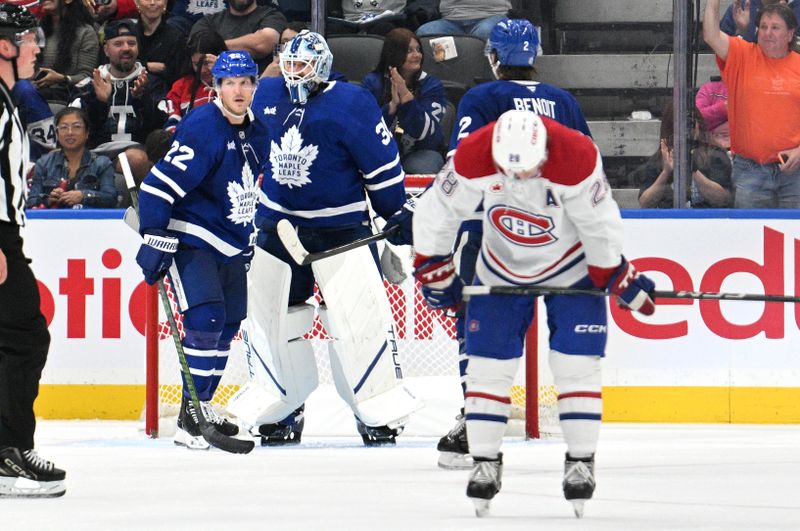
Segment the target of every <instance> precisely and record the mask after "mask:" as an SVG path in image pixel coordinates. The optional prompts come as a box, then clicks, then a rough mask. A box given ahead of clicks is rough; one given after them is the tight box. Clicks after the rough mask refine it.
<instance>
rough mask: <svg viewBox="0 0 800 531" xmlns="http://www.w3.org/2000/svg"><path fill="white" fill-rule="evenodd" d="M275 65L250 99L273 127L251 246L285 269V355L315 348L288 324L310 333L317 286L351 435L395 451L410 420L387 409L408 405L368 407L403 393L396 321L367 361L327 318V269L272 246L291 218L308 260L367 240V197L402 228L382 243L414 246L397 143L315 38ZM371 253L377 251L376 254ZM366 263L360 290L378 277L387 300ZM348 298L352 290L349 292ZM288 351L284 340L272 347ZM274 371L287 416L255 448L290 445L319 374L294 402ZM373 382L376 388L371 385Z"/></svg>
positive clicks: (294, 45)
mask: <svg viewBox="0 0 800 531" xmlns="http://www.w3.org/2000/svg"><path fill="white" fill-rule="evenodd" d="M279 61H280V68H281V73H282V77H281V78H275V77H265V78H262V79H261V80H260V82H259V85H258V90H257V91H256V95H255V97H254V101H253V112H254V113H255V115H256V119H258V120H260V121H262V122H263V123H264V124H266V125H267V126H268V129H269V135H270V146H271V148H270V155H269V160H266V161H265V162H264V171H263V174H264V179H263V182H262V185H261V196H260V202H259V206H258V214H257V217H256V224H257V226H258V229H259V233H258V246H259V247H260V248H262V249H264V250H265V251H267V253H269V254H270V255H271V256H273V257H275V258H277V259H278V260H280V261H282V262H284V263H285V264H288V266H289V267H290V268H291V284H290V289H289V295H288V311H289V314H288V317H287V319H288V320H289V326H290V332H289V334H290V335H289V337H288V339H289V346H290V348H289V350H291V349H295V348H297V349H301V348H302V349H305V350H303V352H310V350H308V349H310V346H309V345H308V341H306V340H303V339H302V336H303V334H304V333H305V331H306V330H307V329H306V328H305V324H304V325H303V326H302V327H299V325H298V326H297V327H296V328H297V331H296V332H292V328H291V327H292V323H293V322H294V321H293V320H294V319H299V318H300V317H298V316H304V315H305V316H310V320H308V321H307V324H308V327H310V325H311V322H312V320H313V315H314V309H313V307H310V306H308V305H304V303H305V301H306V300H307V299H309V298H310V297H311V296H312V294H313V289H314V284H315V281H316V282H318V283H319V285H320V290H321V292H322V295H323V297H325V301H326V302H327V305H326V304H325V303H323V304H322V305H321V306H320V309H319V312H318V313H319V315H320V317H321V318H322V319H323V323H324V324H325V326H326V329H327V330H328V333H329V334H330V335H331V336H332V337H335V338H336V341H335V342H330V343H331V345H329V354H330V355H331V359H332V360H334V361H332V365H333V366H334V368H335V367H341V368H342V370H341V371H340V373H339V374H337V371H336V370H334V379H335V380H336V383H337V385H336V387H337V390H338V391H339V393H340V395H342V398H343V399H344V400H345V401H346V402H348V404H349V405H350V406H351V408H352V409H353V411H354V413H355V414H356V421H357V427H358V430H359V433H360V434H361V435H362V438H363V440H364V443H365V444H367V445H372V444H394V441H395V437H396V436H397V435H399V434H400V432H401V431H402V429H403V425H404V422H405V418H406V417H407V415H408V413H409V412H408V411H405V412H402V413H400V412H398V413H397V414H396V415H393V414H391V413H389V412H388V411H391V410H393V409H398V410H399V409H400V408H401V404H403V403H404V401H403V400H401V399H398V400H397V401H395V400H391V401H390V400H385V401H384V403H385V402H391V403H392V404H391V405H392V408H390V409H389V410H386V409H381V408H376V409H375V410H371V409H370V404H376V403H377V402H378V400H370V399H373V398H375V397H376V396H379V395H380V393H382V392H384V391H385V392H386V393H389V394H392V393H394V392H397V391H398V390H403V389H404V388H402V386H401V385H400V384H399V380H398V381H396V380H395V374H396V373H397V374H399V366H397V367H396V369H395V367H394V366H393V365H391V363H392V362H391V361H389V359H390V358H396V357H395V356H393V355H392V350H393V349H394V348H395V343H394V341H389V347H388V348H387V339H386V333H387V332H386V330H387V328H391V325H390V324H387V327H385V328H383V329H382V330H380V331H379V333H378V335H380V336H381V338H382V339H381V340H380V342H379V344H378V346H377V347H376V349H375V351H370V352H369V354H367V352H368V351H369V349H370V348H372V347H368V346H366V345H367V343H368V341H366V340H365V339H364V337H365V336H364V335H363V334H361V333H360V332H359V334H355V335H353V336H352V337H351V334H349V330H337V329H336V327H337V325H336V321H337V317H336V316H335V315H334V314H336V313H337V311H339V310H337V309H336V308H334V306H335V305H334V304H333V303H332V302H331V298H332V296H333V295H332V291H333V288H326V285H325V283H324V281H323V279H321V278H320V276H321V273H320V271H319V268H324V267H325V266H324V264H322V263H321V262H327V261H325V260H322V261H320V263H315V264H313V267H312V265H306V266H298V265H297V264H296V263H295V262H294V261H293V260H292V259H291V257H290V256H289V254H288V253H287V251H286V249H285V248H284V246H283V243H281V240H280V239H279V238H278V235H277V232H276V225H277V223H278V221H280V220H283V219H286V220H289V221H290V222H291V223H292V225H293V226H294V227H296V228H297V231H298V234H299V237H300V240H301V242H302V243H303V244H304V245H305V246H306V248H307V249H308V250H309V251H310V252H317V251H322V250H326V249H328V248H331V247H334V246H337V245H342V244H345V243H349V242H351V241H354V240H357V239H360V238H364V237H366V236H370V235H371V234H372V230H371V228H370V215H369V208H368V200H369V204H370V205H371V206H372V208H373V209H374V210H375V212H377V213H378V215H380V216H381V217H382V218H383V219H386V220H389V223H388V224H387V227H391V226H393V225H399V226H400V229H399V230H395V231H394V232H393V233H392V235H391V236H390V237H389V238H388V239H389V241H390V242H391V243H394V244H396V245H402V244H408V243H410V234H411V224H410V212H409V211H408V210H405V209H404V208H403V207H404V203H405V201H406V195H405V186H404V178H405V174H404V172H403V169H402V167H401V165H400V157H399V154H398V148H397V144H396V143H395V140H394V138H393V137H392V134H391V132H390V131H389V129H388V128H387V126H386V123H385V122H384V120H383V117H382V115H381V110H380V108H379V107H378V105H377V103H376V101H375V98H374V97H373V96H372V95H371V94H370V93H369V92H368V91H367V90H365V89H364V88H361V87H359V86H356V85H351V84H348V83H343V82H340V81H333V80H330V79H329V75H330V70H331V64H332V62H333V56H332V54H331V52H330V49H329V48H328V44H327V42H325V39H324V38H323V37H322V36H321V35H319V34H317V33H314V32H310V31H308V30H303V31H301V32H300V33H299V34H298V35H297V36H295V37H294V38H293V39H292V40H291V41H289V42H288V43H286V44H284V45H283V47H282V49H281V52H280V55H279ZM372 253H373V254H375V251H374V249H373V251H372ZM347 254H348V255H351V253H347ZM367 260H368V263H367V264H366V265H365V266H364V268H365V272H364V274H363V276H362V279H361V280H362V282H363V284H366V283H367V278H368V277H369V276H370V275H371V274H375V277H376V278H377V279H378V280H377V282H378V283H379V287H377V288H375V290H378V291H380V292H381V293H380V294H376V292H375V291H371V292H370V293H372V294H375V296H376V297H379V298H380V297H383V298H384V299H385V292H384V289H383V284H382V281H381V280H380V276H379V274H378V273H376V271H377V267H378V266H377V257H376V260H375V261H374V263H373V260H372V259H371V258H369V257H367ZM348 267H353V266H348ZM358 267H361V264H359V266H358ZM362 287H363V286H362ZM350 291H351V292H352V293H356V290H355V289H353V290H350ZM283 304H284V307H283V308H279V309H275V314H276V317H275V320H282V319H284V317H286V315H287V314H286V312H287V308H286V306H285V303H283ZM381 304H383V302H381ZM386 304H387V305H388V301H387V302H386ZM306 306H308V307H306ZM387 307H388V306H387ZM351 309H352V310H353V311H355V309H354V308H352V307H348V308H347V309H343V310H340V311H341V313H339V314H338V315H345V314H346V312H348V311H350V310H351ZM328 310H329V312H328ZM309 312H310V313H309ZM348 315H349V314H348ZM329 316H330V318H329ZM248 321H249V320H248ZM303 322H304V323H305V322H306V321H303ZM299 328H303V330H299ZM353 328H354V329H355V327H353ZM282 333H283V332H282ZM391 333H393V331H392V332H391ZM360 334H361V335H360ZM348 337H349V339H347V338H348ZM370 337H372V336H370ZM333 343H336V345H337V347H336V349H338V354H337V353H336V352H334V350H335V349H334V347H333ZM284 347H286V343H284V344H283V345H281V346H279V347H278V348H279V349H283V348H284ZM306 347H307V348H306ZM356 352H358V353H359V354H357V353H356ZM360 353H364V356H368V358H369V361H373V360H374V363H372V364H370V363H369V362H368V363H367V364H366V367H368V368H367V369H366V371H363V372H362V371H361V365H360V361H363V360H362V359H361V358H359V356H360V355H361V354H360ZM287 355H288V354H287ZM292 357H293V359H294V360H295V363H298V362H297V361H296V360H298V359H299V357H300V354H294V355H292ZM309 359H310V361H309V362H308V364H314V361H313V356H312V357H311V358H309ZM354 360H356V361H354ZM339 362H341V363H339ZM276 363H277V364H278V365H279V367H278V368H276V369H274V370H280V366H282V367H283V368H284V370H286V369H285V367H286V366H287V364H288V362H285V361H284V362H280V361H276ZM385 363H388V364H389V366H390V367H391V368H390V369H389V370H390V371H391V372H390V373H388V374H386V373H384V372H383V371H384V368H385V367H384V364H385ZM274 370H273V369H270V374H271V377H274V378H272V379H273V380H276V381H279V382H280V385H278V388H279V389H280V394H281V396H280V397H279V398H280V401H281V402H280V404H277V405H275V407H274V408H273V409H271V411H284V410H285V409H286V408H290V409H288V411H285V413H283V415H284V416H278V417H277V418H275V419H274V420H271V421H268V422H265V423H264V424H262V425H261V426H260V428H259V432H260V433H261V435H262V436H263V438H262V444H264V445H273V444H286V443H297V442H299V441H300V434H301V433H302V427H303V423H302V418H303V417H302V415H303V413H302V412H303V402H304V400H305V398H306V397H307V395H308V393H310V392H311V390H313V388H314V387H316V385H317V383H316V382H317V380H316V378H317V375H316V366H315V365H314V367H313V371H311V369H309V368H308V367H305V368H304V370H309V371H311V372H312V373H313V374H311V373H310V374H309V376H308V378H309V381H310V382H311V383H310V384H309V385H308V387H310V388H311V389H305V388H304V390H303V391H302V392H298V395H299V398H297V399H295V400H294V401H293V402H294V403H292V401H291V400H289V398H287V397H288V394H290V393H288V392H287V391H286V387H285V385H288V384H287V383H285V382H284V380H283V378H284V377H285V379H286V382H291V381H297V380H298V379H299V376H298V375H297V374H296V373H292V374H288V373H287V374H285V375H282V376H275V373H274ZM341 373H344V376H343V375H342V374H341ZM340 376H341V377H342V378H343V379H340V378H339V377H340ZM353 379H355V381H352V380H353ZM375 379H377V380H380V382H379V383H376V382H375ZM348 389H349V391H348ZM379 391H380V393H379ZM365 394H366V396H362V395H365ZM382 396H384V397H386V396H389V395H388V394H387V395H382ZM395 404H396V406H395ZM368 410H370V411H377V412H376V413H375V414H374V415H372V414H367V412H368ZM378 410H379V411H378ZM293 411H294V412H293ZM292 412H293V413H292ZM286 415H288V416H286ZM273 417H274V415H273ZM284 417H285V418H284ZM377 419H383V421H379V420H377ZM376 422H380V424H376Z"/></svg>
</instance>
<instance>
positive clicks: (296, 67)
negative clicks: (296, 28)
mask: <svg viewBox="0 0 800 531" xmlns="http://www.w3.org/2000/svg"><path fill="white" fill-rule="evenodd" d="M278 58H279V60H280V67H281V73H282V74H283V79H284V80H285V81H286V87H287V88H288V89H289V98H290V99H291V100H292V103H295V104H300V105H302V104H304V103H305V102H306V100H308V95H309V94H310V93H311V92H313V91H314V90H316V88H317V87H319V85H320V84H321V83H324V82H326V81H327V80H328V77H329V76H330V73H331V64H333V54H331V50H330V48H328V43H327V42H325V39H324V38H323V37H322V35H320V34H319V33H314V32H313V31H308V30H303V31H301V32H300V33H298V34H297V35H296V36H295V38H294V39H292V40H290V41H289V42H287V43H286V44H284V45H283V47H282V48H281V52H280V54H279V56H278Z"/></svg>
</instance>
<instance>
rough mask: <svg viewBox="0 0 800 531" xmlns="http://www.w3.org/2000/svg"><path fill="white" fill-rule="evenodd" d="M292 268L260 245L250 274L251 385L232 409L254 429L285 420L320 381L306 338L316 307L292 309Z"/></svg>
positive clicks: (245, 335) (246, 325)
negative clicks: (290, 301) (261, 425)
mask: <svg viewBox="0 0 800 531" xmlns="http://www.w3.org/2000/svg"><path fill="white" fill-rule="evenodd" d="M290 281H291V269H290V268H289V265H288V264H286V263H284V262H282V261H281V260H278V259H277V258H275V257H274V256H272V255H271V254H269V253H267V252H266V251H264V250H262V249H260V248H258V247H256V248H255V255H254V257H253V263H252V265H251V268H250V273H249V275H248V287H247V318H246V319H245V320H244V322H243V323H242V339H243V340H244V345H245V355H246V359H247V370H248V376H249V378H250V381H249V382H248V383H247V384H246V385H244V386H243V387H242V388H241V389H240V390H239V391H238V392H237V393H236V394H235V395H234V396H233V397H232V398H231V399H230V400H229V401H228V406H227V410H228V412H229V413H231V414H233V415H235V416H236V417H238V418H239V419H241V420H242V422H243V423H244V424H246V425H249V426H257V425H260V424H271V423H274V422H277V421H279V420H282V419H284V418H285V417H286V416H288V415H289V414H290V413H292V412H293V411H294V410H295V409H296V408H297V407H299V406H300V404H302V403H303V402H304V401H305V399H306V398H307V397H308V395H310V394H311V392H312V391H313V390H314V389H316V388H317V385H318V383H319V380H318V375H317V363H316V360H315V358H314V351H313V349H312V348H311V345H310V344H309V342H308V341H306V340H305V339H302V336H303V335H304V334H305V333H306V332H307V331H308V330H310V329H311V326H312V324H313V322H314V307H313V306H311V305H309V304H300V305H297V306H293V307H291V308H288V303H289V284H290Z"/></svg>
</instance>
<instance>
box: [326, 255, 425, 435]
mask: <svg viewBox="0 0 800 531" xmlns="http://www.w3.org/2000/svg"><path fill="white" fill-rule="evenodd" d="M311 267H312V268H313V270H314V276H315V277H316V279H317V283H318V284H319V286H320V291H321V292H322V296H323V298H324V300H325V308H320V317H321V318H322V321H323V324H324V325H325V329H326V330H327V331H328V333H329V334H330V335H331V336H332V337H333V338H334V341H332V342H331V344H330V345H329V354H330V357H331V370H332V374H333V378H334V383H335V384H336V389H337V391H338V392H339V395H340V396H341V397H342V398H343V399H344V400H345V402H347V403H348V404H349V405H350V407H351V408H352V409H353V412H354V413H355V414H356V415H357V416H358V417H359V418H360V419H361V421H362V422H363V423H364V424H366V425H367V426H389V427H396V426H400V425H403V424H405V422H406V421H407V420H408V416H409V415H410V414H411V413H413V412H414V411H415V410H417V409H419V407H421V404H420V402H419V401H418V400H417V399H416V398H415V397H414V396H413V395H412V394H411V393H410V392H409V391H408V390H407V389H406V388H405V387H404V386H403V385H402V369H401V367H400V360H399V353H398V350H397V341H396V340H395V333H394V325H393V320H392V313H391V308H390V306H389V300H388V299H387V297H386V291H385V289H384V286H383V279H382V278H381V276H380V273H379V272H378V268H377V267H375V262H374V260H373V258H372V254H371V253H370V250H369V248H368V247H361V248H358V249H353V250H352V251H349V252H346V253H342V254H340V255H336V256H332V257H330V258H326V259H324V260H319V261H317V262H313V263H312V265H311Z"/></svg>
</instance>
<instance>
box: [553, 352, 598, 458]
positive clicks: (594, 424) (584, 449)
mask: <svg viewBox="0 0 800 531" xmlns="http://www.w3.org/2000/svg"><path fill="white" fill-rule="evenodd" d="M600 360H601V357H600V356H599V355H597V356H586V355H577V354H562V353H561V352H558V351H556V350H551V351H550V370H551V371H552V373H553V380H554V381H555V384H556V389H557V390H558V416H559V420H560V423H561V430H562V431H563V433H564V440H565V441H566V443H567V448H568V450H569V455H570V456H572V457H575V458H583V457H590V456H592V455H593V454H594V453H595V450H596V449H597V440H598V439H599V437H600V419H601V413H602V411H603V400H602V394H601V387H602V376H601V372H600Z"/></svg>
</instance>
